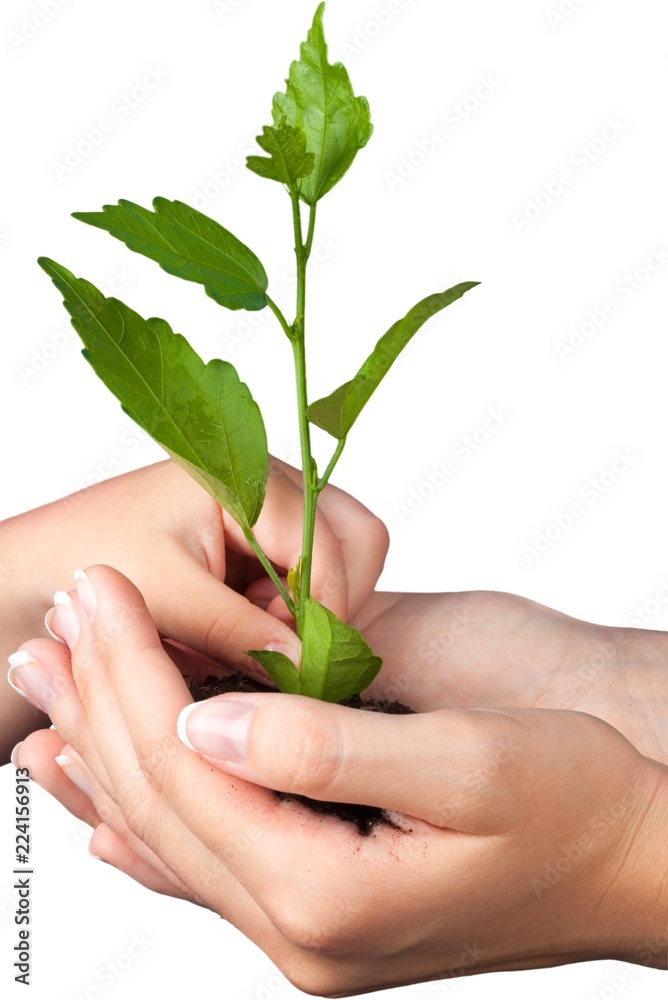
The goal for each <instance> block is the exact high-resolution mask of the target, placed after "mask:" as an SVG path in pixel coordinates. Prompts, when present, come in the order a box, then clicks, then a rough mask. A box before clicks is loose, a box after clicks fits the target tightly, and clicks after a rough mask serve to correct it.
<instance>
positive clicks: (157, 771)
mask: <svg viewBox="0 0 668 1000" xmlns="http://www.w3.org/2000/svg"><path fill="white" fill-rule="evenodd" d="M88 577H89V579H88V580H87V585H89V586H90V585H91V584H92V585H93V586H94V587H95V591H94V592H93V591H92V597H93V601H94V605H95V606H94V607H93V608H92V611H91V610H90V609H91V606H90V604H88V608H89V610H88V612H86V611H85V610H84V609H83V608H80V626H81V627H80V635H79V637H78V639H77V641H76V643H75V645H74V648H73V651H72V668H73V674H74V679H75V682H76V684H77V687H78V690H79V693H80V696H81V700H82V703H83V705H84V707H85V709H86V712H87V714H88V717H89V719H90V725H91V731H92V732H93V734H94V738H95V742H96V746H97V749H98V751H99V753H100V757H101V759H102V761H103V763H104V765H105V767H106V768H107V770H108V773H109V776H110V778H111V781H112V783H113V785H114V788H115V790H116V799H117V801H118V805H119V807H120V809H121V812H122V813H123V815H124V817H125V820H126V822H127V825H128V827H129V828H130V829H131V831H132V832H133V833H134V834H135V835H136V836H137V837H138V838H139V839H140V840H141V841H142V842H143V843H144V844H146V845H147V846H148V847H149V848H150V849H151V850H152V851H153V852H154V853H155V854H156V855H157V856H158V857H159V858H161V859H162V860H163V861H164V862H165V863H166V864H167V865H168V867H169V869H170V871H171V872H173V873H174V874H175V875H176V876H177V877H178V878H179V879H181V881H182V883H183V885H184V886H186V887H187V888H188V889H189V890H190V891H191V892H192V893H193V895H194V896H195V897H196V898H197V899H198V900H199V901H203V902H204V903H205V904H206V905H210V906H214V907H215V909H216V910H217V911H218V912H219V913H221V915H223V916H225V917H226V918H227V919H228V920H230V921H231V922H232V923H234V925H235V926H236V927H238V928H239V929H240V930H241V931H242V933H244V934H246V935H247V936H249V937H252V938H253V940H257V936H256V935H257V933H259V928H261V929H263V932H264V933H266V935H267V941H268V942H271V940H272V937H274V938H275V936H276V933H277V932H276V931H275V930H274V929H273V928H272V927H271V924H270V922H269V921H268V919H267V917H266V915H265V914H264V913H263V911H262V909H261V908H260V907H259V906H258V904H257V902H256V901H255V900H254V899H253V897H252V896H251V895H250V894H249V893H248V892H247V890H246V889H245V888H244V886H242V885H241V884H240V882H239V881H238V880H237V879H235V878H234V877H233V875H232V874H231V872H230V870H229V868H230V865H231V863H232V862H234V863H235V864H240V859H241V858H242V857H243V855H244V854H245V852H246V851H247V850H248V847H247V846H246V845H247V844H248V843H249V838H251V837H252V836H254V835H255V831H258V832H259V831H260V829H261V827H260V824H261V816H262V815H263V813H264V812H266V807H265V808H264V809H263V808H262V807H261V806H258V807H257V808H255V810H254V811H251V813H252V815H251V816H250V817H247V818H246V819H245V821H243V822H242V821H241V817H240V816H239V815H238V814H237V804H236V803H235V798H237V797H238V796H237V789H238V787H239V782H238V780H237V779H233V778H229V776H227V775H223V774H222V773H221V772H219V771H215V769H213V768H211V766H210V764H208V763H207V762H206V761H204V760H202V759H201V758H199V757H198V756H196V755H195V754H193V753H192V752H191V751H189V750H188V749H187V748H186V747H184V745H183V744H182V743H181V741H180V740H179V739H178V737H177V736H176V719H177V716H178V714H179V711H180V710H181V709H182V708H183V706H184V704H185V703H188V702H190V701H191V698H190V695H189V694H188V691H187V689H186V687H185V684H184V681H183V678H182V677H181V675H180V673H179V671H178V669H177V668H176V667H175V665H174V664H173V663H172V661H171V660H170V659H169V657H168V656H166V654H165V653H164V651H163V649H162V647H161V644H160V639H159V637H158V634H157V631H156V629H155V626H154V624H153V622H152V620H151V618H150V616H149V615H148V612H147V609H146V606H145V604H144V603H143V600H142V598H141V595H140V594H139V592H138V591H137V589H136V588H135V587H134V586H133V585H132V584H131V583H130V582H129V581H128V580H127V579H126V578H125V577H123V576H122V575H121V574H120V573H118V572H116V571H115V570H111V569H109V567H105V566H95V567H92V568H91V569H90V570H89V571H88ZM77 586H78V588H79V589H81V588H82V587H83V586H84V585H83V583H82V581H79V583H78V585H77ZM120 609H125V610H126V611H127V614H125V616H124V621H125V625H124V628H123V629H122V630H117V629H114V628H113V627H112V625H113V623H114V622H115V621H118V617H119V611H120ZM89 616H92V619H93V620H92V624H91V621H90V617H89ZM212 779H213V780H212ZM172 785H175V786H178V787H179V788H180V789H181V791H182V793H183V794H184V795H185V797H186V799H187V801H186V803H185V806H184V808H183V809H182V810H181V811H179V812H177V811H176V810H174V809H173V806H172V803H171V801H170V790H171V787H172ZM248 787H249V789H251V790H252V796H253V797H254V798H255V799H256V800H258V801H259V800H262V802H263V803H264V802H266V800H267V799H270V798H271V793H269V792H267V791H266V790H265V789H258V788H256V787H255V786H248ZM196 813H197V814H198V816H199V817H200V819H199V820H198V822H197V824H196V825H197V829H196V830H194V829H192V827H193V825H195V824H194V820H193V816H194V815H195V814H196ZM249 819H252V820H255V825H253V824H252V822H249ZM201 831H204V832H205V834H206V836H205V837H202V836H201ZM212 844H214V845H215V846H216V847H217V848H218V850H216V851H213V850H211V845H212Z"/></svg>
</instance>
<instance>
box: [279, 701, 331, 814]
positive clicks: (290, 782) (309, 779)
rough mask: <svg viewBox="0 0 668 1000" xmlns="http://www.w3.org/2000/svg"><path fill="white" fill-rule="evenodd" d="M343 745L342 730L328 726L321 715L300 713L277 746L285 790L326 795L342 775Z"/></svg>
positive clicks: (317, 795)
mask: <svg viewBox="0 0 668 1000" xmlns="http://www.w3.org/2000/svg"><path fill="white" fill-rule="evenodd" d="M342 743H343V740H342V737H341V732H340V729H339V727H338V726H337V725H335V724H334V723H329V722H328V723H327V724H325V720H324V719H322V718H321V713H319V712H317V711H316V712H313V711H312V710H310V709H309V712H308V713H307V712H306V711H305V710H302V711H300V712H299V713H296V714H295V716H294V717H293V718H292V719H291V724H290V726H289V727H288V729H287V731H286V730H284V731H283V732H282V734H281V738H280V740H278V741H277V743H276V744H275V748H276V749H275V753H276V759H275V763H276V766H277V769H278V771H279V773H280V774H281V776H282V778H283V781H284V783H285V785H286V786H287V787H286V788H284V789H282V790H283V791H289V792H295V793H297V794H308V795H313V796H315V797H320V796H324V795H325V794H326V793H327V792H328V791H330V790H331V789H332V788H333V787H334V786H335V785H336V783H337V779H338V778H339V776H340V774H341V768H342V763H343V746H342Z"/></svg>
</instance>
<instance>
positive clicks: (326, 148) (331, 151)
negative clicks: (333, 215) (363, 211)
mask: <svg viewBox="0 0 668 1000" xmlns="http://www.w3.org/2000/svg"><path fill="white" fill-rule="evenodd" d="M324 11H325V5H324V3H321V4H320V5H319V7H318V9H317V10H316V12H315V17H314V18H313V25H312V27H311V29H310V30H309V33H308V36H307V38H306V41H305V42H303V43H302V45H301V48H300V58H299V60H298V61H295V62H293V63H292V65H291V66H290V74H289V76H288V79H287V80H286V84H287V87H286V91H285V93H284V94H283V93H278V94H276V95H275V96H274V103H273V109H272V113H273V117H274V125H276V126H280V124H281V122H282V121H283V118H284V117H285V118H287V121H288V124H289V125H292V126H294V127H295V128H300V129H302V130H303V131H304V133H305V135H306V149H307V150H308V151H309V152H310V153H313V154H314V157H315V168H314V170H313V172H312V173H311V174H309V176H308V177H305V178H304V180H303V181H302V184H301V188H300V192H299V194H300V197H301V198H302V200H303V201H305V202H307V204H309V205H315V203H316V202H317V201H318V200H319V199H320V198H322V197H323V196H324V195H326V194H327V192H328V191H330V190H331V189H332V188H333V187H334V185H335V184H337V183H338V181H340V180H341V178H342V177H343V175H344V174H345V172H346V171H347V170H348V168H349V167H350V165H351V163H352V162H353V160H354V159H355V156H356V155H357V151H358V150H359V149H362V147H363V146H366V144H367V142H368V141H369V139H370V137H371V133H372V132H373V125H372V124H371V118H370V115H369V105H368V102H367V100H366V98H364V97H355V94H354V93H353V88H352V86H351V84H350V79H349V77H348V72H347V70H346V68H345V66H343V65H342V64H341V63H339V62H337V63H334V64H330V63H329V62H328V61H327V44H326V42H325V35H324V32H323V28H322V18H323V14H324Z"/></svg>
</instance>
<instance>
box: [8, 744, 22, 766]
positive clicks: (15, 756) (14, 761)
mask: <svg viewBox="0 0 668 1000" xmlns="http://www.w3.org/2000/svg"><path fill="white" fill-rule="evenodd" d="M22 746H23V740H21V742H20V743H17V744H16V746H15V747H14V749H13V750H12V755H11V757H10V758H9V759H10V760H11V762H12V767H13V768H17V767H18V766H19V750H20V749H21V747H22Z"/></svg>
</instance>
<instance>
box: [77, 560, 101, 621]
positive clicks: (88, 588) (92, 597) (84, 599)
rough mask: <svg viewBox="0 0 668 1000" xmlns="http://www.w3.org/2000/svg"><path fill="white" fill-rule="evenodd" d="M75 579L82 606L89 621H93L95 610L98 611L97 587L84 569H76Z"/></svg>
mask: <svg viewBox="0 0 668 1000" xmlns="http://www.w3.org/2000/svg"><path fill="white" fill-rule="evenodd" d="M74 580H75V583H76V587H77V594H78V595H79V600H80V601H81V607H82V608H83V609H84V611H85V612H86V617H87V618H88V621H89V622H92V621H93V619H94V618H95V612H96V611H97V595H96V594H95V588H94V587H93V584H92V583H91V582H90V580H89V579H88V577H87V576H86V574H85V573H84V571H83V570H82V569H75V571H74Z"/></svg>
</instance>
